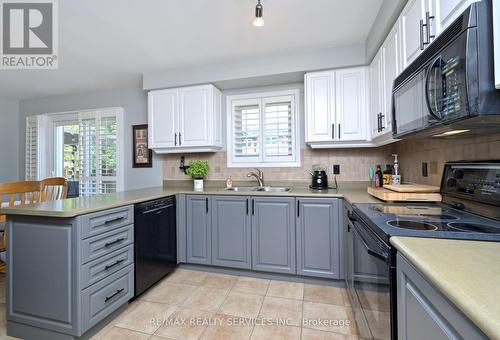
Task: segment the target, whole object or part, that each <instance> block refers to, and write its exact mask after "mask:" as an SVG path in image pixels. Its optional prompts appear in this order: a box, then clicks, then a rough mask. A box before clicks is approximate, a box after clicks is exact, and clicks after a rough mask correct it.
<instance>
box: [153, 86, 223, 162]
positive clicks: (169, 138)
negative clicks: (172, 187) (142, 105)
mask: <svg viewBox="0 0 500 340" xmlns="http://www.w3.org/2000/svg"><path fill="white" fill-rule="evenodd" d="M221 99H222V96H221V93H220V91H219V90H218V89H217V88H215V87H214V86H213V85H200V86H191V87H182V88H177V89H167V90H157V91H150V92H149V94H148V122H149V131H150V133H149V147H150V148H151V149H153V150H155V151H156V152H157V153H180V152H210V151H217V150H219V149H221V147H222V142H221V141H222V136H221V133H222V129H221V125H222V121H221Z"/></svg>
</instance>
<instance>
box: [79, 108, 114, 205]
mask: <svg viewBox="0 0 500 340" xmlns="http://www.w3.org/2000/svg"><path fill="white" fill-rule="evenodd" d="M79 121H80V133H79V135H80V144H79V149H80V164H81V177H80V195H82V196H91V195H97V194H107V193H112V192H116V190H117V176H118V148H117V145H118V124H117V118H116V115H114V114H113V113H112V112H106V111H97V112H85V113H82V114H80V119H79Z"/></svg>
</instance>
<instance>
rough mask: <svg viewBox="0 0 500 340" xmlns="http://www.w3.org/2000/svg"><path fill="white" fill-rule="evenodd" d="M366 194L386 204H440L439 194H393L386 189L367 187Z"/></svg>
mask: <svg viewBox="0 0 500 340" xmlns="http://www.w3.org/2000/svg"><path fill="white" fill-rule="evenodd" d="M368 193H369V194H370V195H372V196H374V197H376V198H378V199H380V200H382V201H386V202H387V201H390V202H441V194H439V193H433V192H395V191H392V190H388V189H386V188H372V187H368Z"/></svg>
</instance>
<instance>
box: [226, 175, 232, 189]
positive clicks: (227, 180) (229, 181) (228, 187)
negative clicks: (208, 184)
mask: <svg viewBox="0 0 500 340" xmlns="http://www.w3.org/2000/svg"><path fill="white" fill-rule="evenodd" d="M232 187H233V179H232V178H231V176H229V177H228V178H227V179H226V189H231V188H232Z"/></svg>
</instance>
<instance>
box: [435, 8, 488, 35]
mask: <svg viewBox="0 0 500 340" xmlns="http://www.w3.org/2000/svg"><path fill="white" fill-rule="evenodd" d="M476 1H479V0H433V3H434V6H436V7H437V8H436V13H438V15H437V18H436V20H437V22H436V24H435V26H436V31H437V33H438V34H439V33H441V32H442V31H444V30H445V29H446V28H447V27H448V26H450V24H451V23H452V22H453V21H455V19H456V18H458V17H459V15H460V14H462V12H463V11H464V10H465V9H466V8H467V7H469V6H470V5H471V4H472V3H474V2H476ZM493 2H494V1H493Z"/></svg>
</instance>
